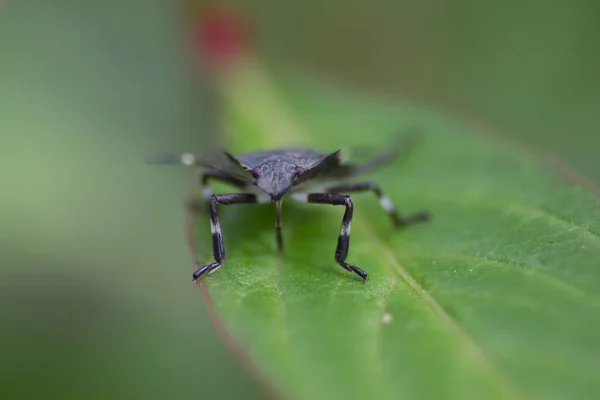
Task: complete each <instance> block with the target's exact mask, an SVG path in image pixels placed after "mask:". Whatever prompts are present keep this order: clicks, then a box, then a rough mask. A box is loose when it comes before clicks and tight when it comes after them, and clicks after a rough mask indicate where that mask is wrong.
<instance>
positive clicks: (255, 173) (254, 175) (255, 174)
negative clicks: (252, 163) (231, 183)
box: [250, 169, 258, 179]
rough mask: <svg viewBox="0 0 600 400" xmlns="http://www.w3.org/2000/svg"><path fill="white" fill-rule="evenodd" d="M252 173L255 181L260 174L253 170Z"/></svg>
mask: <svg viewBox="0 0 600 400" xmlns="http://www.w3.org/2000/svg"><path fill="white" fill-rule="evenodd" d="M250 173H251V174H252V176H253V177H254V179H258V172H257V171H256V170H255V169H253V170H252V171H250Z"/></svg>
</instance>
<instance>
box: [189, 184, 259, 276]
mask: <svg viewBox="0 0 600 400" xmlns="http://www.w3.org/2000/svg"><path fill="white" fill-rule="evenodd" d="M243 203H256V196H255V195H253V194H249V193H234V194H217V195H213V196H212V201H211V202H210V208H209V211H210V230H211V232H212V246H213V256H214V258H215V261H214V262H213V263H211V264H207V265H204V266H202V267H200V268H198V269H197V270H196V271H195V272H194V275H193V277H192V279H193V280H196V279H198V278H200V276H202V275H203V274H204V273H206V272H208V273H211V272H214V271H216V270H217V269H218V268H219V267H220V266H221V264H222V263H223V261H225V246H224V244H223V234H222V233H221V224H220V223H219V216H218V215H217V205H219V204H222V205H231V204H243Z"/></svg>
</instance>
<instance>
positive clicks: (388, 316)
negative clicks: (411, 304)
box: [381, 313, 392, 324]
mask: <svg viewBox="0 0 600 400" xmlns="http://www.w3.org/2000/svg"><path fill="white" fill-rule="evenodd" d="M390 322H392V314H390V313H385V314H383V315H382V316H381V323H383V324H389V323H390Z"/></svg>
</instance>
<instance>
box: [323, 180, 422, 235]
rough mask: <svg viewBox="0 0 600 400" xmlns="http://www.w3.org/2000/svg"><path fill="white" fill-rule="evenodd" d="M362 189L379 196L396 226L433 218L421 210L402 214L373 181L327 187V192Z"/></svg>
mask: <svg viewBox="0 0 600 400" xmlns="http://www.w3.org/2000/svg"><path fill="white" fill-rule="evenodd" d="M362 191H371V192H373V193H374V194H375V195H376V196H377V199H378V200H379V204H381V207H382V208H383V209H384V210H385V211H386V212H387V213H388V215H389V216H390V219H391V220H392V223H393V224H394V226H396V227H406V226H410V225H414V224H416V223H419V222H424V221H427V220H429V219H430V218H431V215H430V214H429V212H427V211H420V212H417V213H415V214H411V215H407V216H405V217H402V216H400V214H398V212H397V211H396V208H395V207H394V205H393V204H392V202H391V201H390V199H389V198H388V197H387V196H385V195H384V194H383V192H382V191H381V189H380V188H379V186H378V185H377V184H375V183H373V182H360V183H354V184H349V185H340V186H333V187H330V188H327V192H329V193H347V192H362Z"/></svg>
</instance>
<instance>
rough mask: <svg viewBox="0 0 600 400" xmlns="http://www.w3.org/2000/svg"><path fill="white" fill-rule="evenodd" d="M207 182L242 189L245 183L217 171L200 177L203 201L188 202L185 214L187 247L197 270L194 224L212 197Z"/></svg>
mask: <svg viewBox="0 0 600 400" xmlns="http://www.w3.org/2000/svg"><path fill="white" fill-rule="evenodd" d="M209 181H221V182H224V183H228V184H230V185H233V186H235V187H238V188H244V187H245V183H244V181H243V180H241V179H239V178H237V177H235V176H233V175H231V174H229V173H227V172H225V171H219V170H211V169H209V170H206V171H204V172H203V173H202V175H201V176H200V184H201V185H202V188H203V192H202V194H203V199H202V200H196V199H194V200H190V201H188V203H187V214H186V221H187V227H186V240H187V245H188V248H189V251H190V254H192V262H193V263H194V267H195V268H198V267H199V263H198V256H197V255H196V244H195V243H196V240H195V237H194V224H195V222H196V214H197V213H198V212H204V211H205V210H206V201H207V200H210V199H211V197H212V190H211V189H210V187H209V186H208V182H209Z"/></svg>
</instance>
